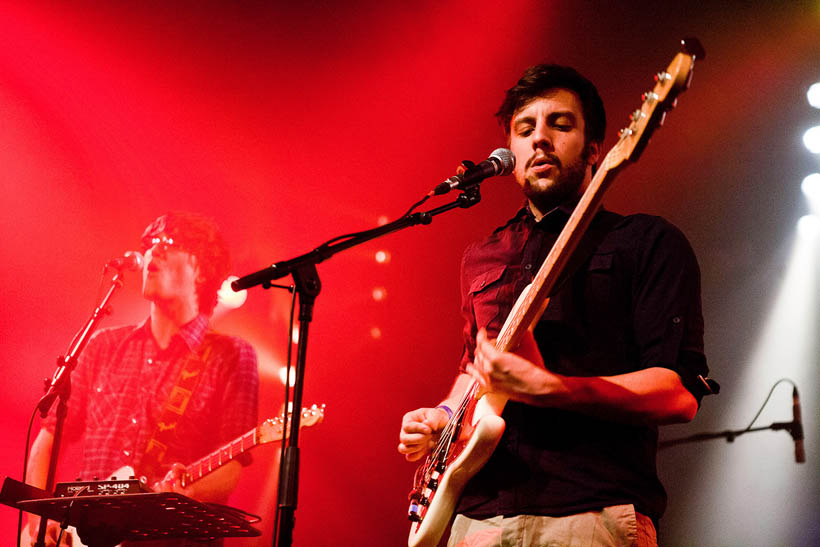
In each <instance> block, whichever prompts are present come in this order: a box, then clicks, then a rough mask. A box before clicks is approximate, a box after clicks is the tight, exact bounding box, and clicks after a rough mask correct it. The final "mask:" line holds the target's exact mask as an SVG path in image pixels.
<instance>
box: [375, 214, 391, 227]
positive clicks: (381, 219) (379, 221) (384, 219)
mask: <svg viewBox="0 0 820 547" xmlns="http://www.w3.org/2000/svg"><path fill="white" fill-rule="evenodd" d="M388 222H390V219H389V218H387V216H386V215H382V216H380V217H379V218H378V219H377V220H376V224H378V225H379V226H384V225H385V224H387V223H388Z"/></svg>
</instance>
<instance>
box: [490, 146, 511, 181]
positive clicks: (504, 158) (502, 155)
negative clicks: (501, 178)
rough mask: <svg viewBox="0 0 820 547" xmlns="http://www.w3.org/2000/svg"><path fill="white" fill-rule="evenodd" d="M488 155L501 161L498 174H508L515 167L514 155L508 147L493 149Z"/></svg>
mask: <svg viewBox="0 0 820 547" xmlns="http://www.w3.org/2000/svg"><path fill="white" fill-rule="evenodd" d="M490 157H491V158H496V159H497V160H498V161H500V162H501V172H500V173H498V174H499V175H509V174H510V173H512V171H513V168H514V167H515V156H513V153H512V152H511V151H510V150H509V148H496V149H495V150H493V153H492V154H490Z"/></svg>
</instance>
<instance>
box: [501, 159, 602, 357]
mask: <svg viewBox="0 0 820 547" xmlns="http://www.w3.org/2000/svg"><path fill="white" fill-rule="evenodd" d="M616 174H617V171H616V170H611V169H609V168H608V166H607V161H606V158H605V159H604V161H603V162H601V166H600V168H599V169H598V171H597V172H596V173H595V176H594V177H592V180H591V181H590V183H589V186H588V187H587V189H586V191H585V192H584V194H583V196H582V197H581V200H580V201H579V202H578V205H576V207H575V210H574V211H573V212H572V214H571V215H570V217H569V220H567V223H566V225H564V229H563V230H561V233H560V234H559V235H558V239H557V240H556V241H555V243H554V244H553V246H552V249H550V252H549V254H548V255H547V258H546V259H545V260H544V263H543V264H542V265H541V268H539V270H538V273H537V274H536V275H535V277H534V278H533V281H532V285H531V287H530V290H529V291H528V293H527V294H526V296H525V299H524V300H523V301H522V302H521V303H520V305H519V306H518V307H517V308H516V309H515V311H514V313H513V315H511V316H510V317H509V320H508V321H507V323H506V324H505V325H504V328H503V329H502V331H501V332H500V333H499V334H498V339H497V341H496V348H498V349H499V350H501V351H510V350H514V349H515V348H517V347H518V344H519V343H520V342H521V337H522V336H523V335H524V331H525V330H526V329H528V328H530V326H532V325H534V324H535V323H536V322H537V321H538V320H539V319H540V318H541V315H542V314H543V313H544V308H545V307H546V304H547V297H548V296H549V295H550V294H551V293H552V290H553V289H554V288H555V285H556V283H557V282H558V278H559V277H560V275H561V272H562V271H563V270H564V268H565V267H566V265H567V262H569V259H570V257H571V256H572V252H573V251H574V250H575V249H576V247H578V243H579V242H580V241H581V238H583V236H584V233H585V232H586V230H587V228H588V227H589V225H590V223H591V222H592V219H593V218H594V217H595V214H596V213H597V212H598V209H599V208H600V205H601V202H602V201H603V197H604V193H605V192H606V190H607V188H609V186H610V184H611V183H612V181H613V180H614V179H615V175H616Z"/></svg>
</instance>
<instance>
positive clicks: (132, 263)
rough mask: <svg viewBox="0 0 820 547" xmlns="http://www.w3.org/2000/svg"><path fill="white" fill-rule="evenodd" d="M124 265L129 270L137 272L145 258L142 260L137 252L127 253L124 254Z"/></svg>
mask: <svg viewBox="0 0 820 547" xmlns="http://www.w3.org/2000/svg"><path fill="white" fill-rule="evenodd" d="M124 256H125V258H126V264H127V266H128V269H129V270H132V271H137V270H141V269H142V265H143V264H144V263H145V258H143V256H142V254H141V253H138V252H137V251H128V252H126V253H125V255H124Z"/></svg>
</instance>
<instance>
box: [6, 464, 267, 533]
mask: <svg viewBox="0 0 820 547" xmlns="http://www.w3.org/2000/svg"><path fill="white" fill-rule="evenodd" d="M9 481H13V482H14V483H17V484H16V485H15V484H9ZM32 488H33V487H31V486H29V485H25V484H22V483H19V482H18V481H15V480H14V479H11V478H6V482H5V483H4V484H3V491H2V495H0V501H1V502H2V503H4V504H6V505H10V506H12V507H16V508H18V509H22V510H24V511H27V512H29V513H34V514H37V515H40V516H41V517H45V518H48V519H51V520H55V521H57V522H65V523H67V524H68V525H71V526H74V527H75V528H76V529H77V534H78V535H79V536H80V539H81V540H82V541H83V543H85V544H87V545H88V546H89V547H112V546H114V545H117V544H118V543H121V542H123V541H126V540H131V541H139V540H149V539H172V538H187V539H200V540H205V539H216V538H221V537H256V536H260V535H262V532H260V531H259V530H257V529H256V528H254V527H252V526H251V525H250V524H249V522H248V519H247V517H246V516H245V515H244V514H243V513H241V512H239V511H236V510H232V509H231V508H230V507H224V506H218V505H211V504H206V503H202V502H199V501H196V500H194V499H191V498H189V497H187V496H184V495H182V494H177V493H174V492H158V493H154V492H151V493H137V494H119V495H107V496H74V497H63V498H53V497H46V498H42V497H40V496H41V495H42V493H45V491H43V490H40V489H34V490H31V489H32ZM32 493H34V498H35V499H31V498H29V499H23V498H18V499H13V498H14V497H17V496H20V495H23V496H24V497H28V496H30V495H31V494H32ZM46 494H47V493H46ZM10 498H11V499H10Z"/></svg>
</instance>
